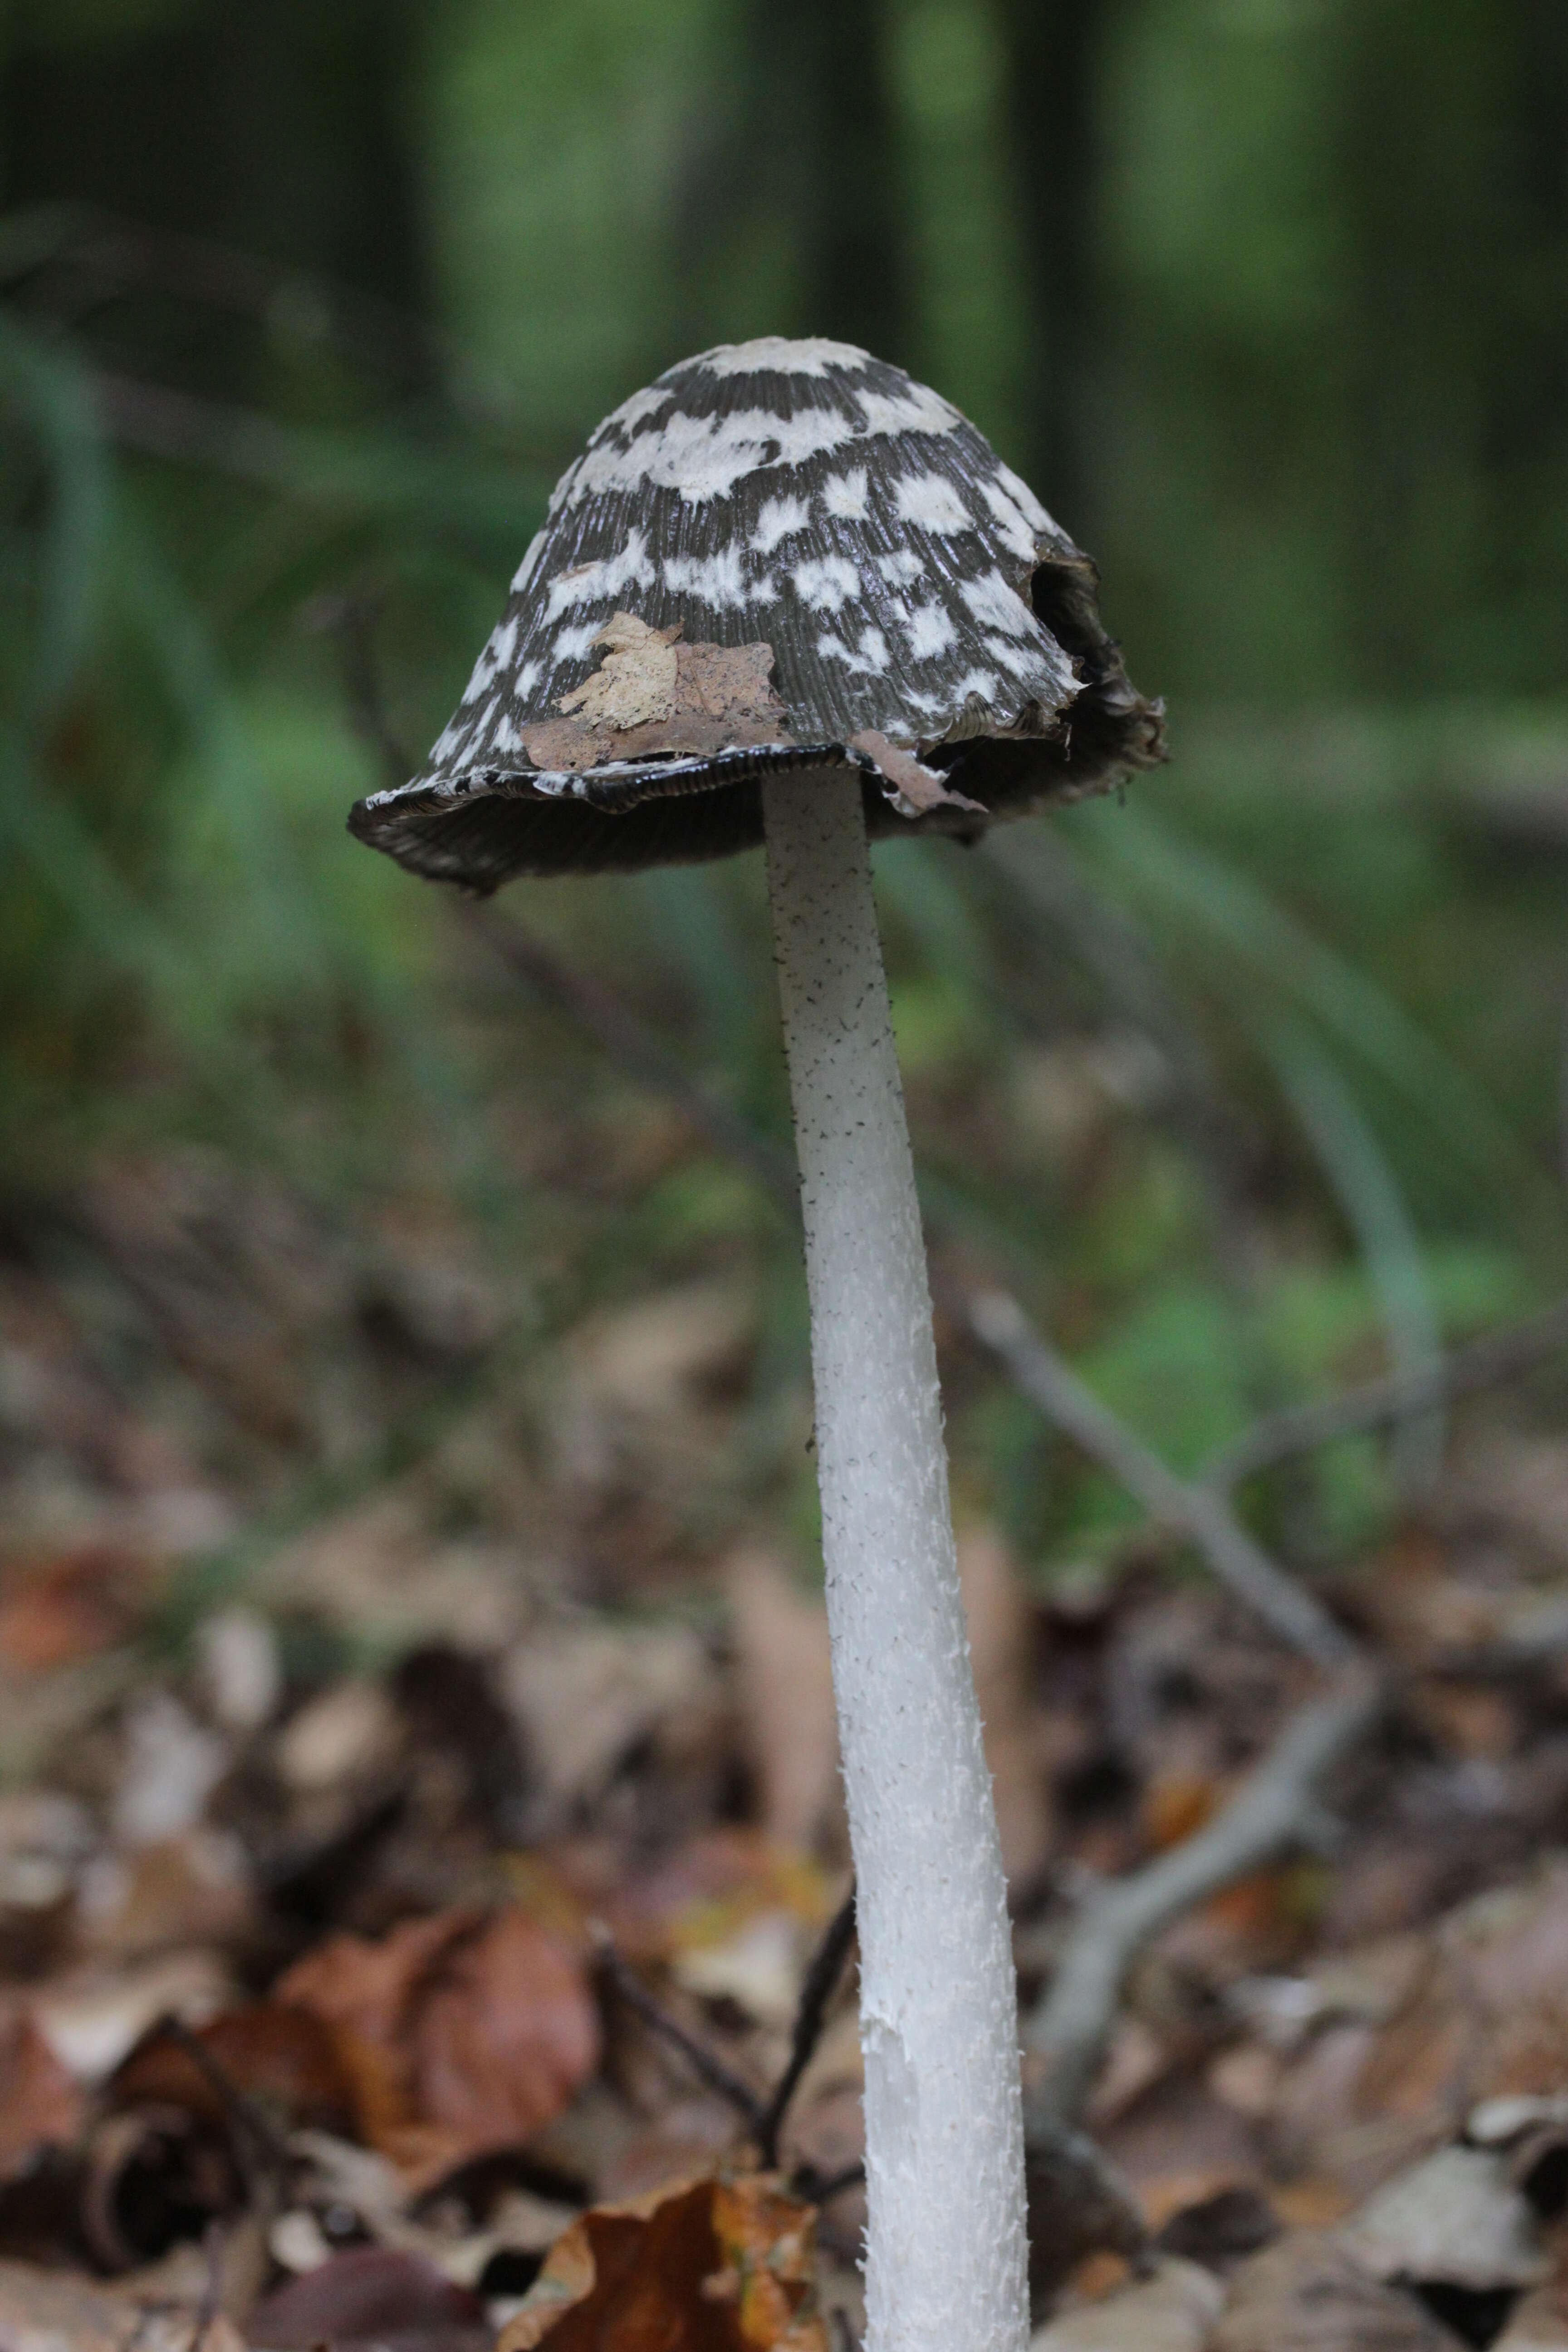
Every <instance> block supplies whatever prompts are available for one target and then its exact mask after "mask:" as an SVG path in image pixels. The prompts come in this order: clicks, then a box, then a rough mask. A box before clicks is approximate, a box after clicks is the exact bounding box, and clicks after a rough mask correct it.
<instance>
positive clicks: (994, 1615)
mask: <svg viewBox="0 0 1568 2352" xmlns="http://www.w3.org/2000/svg"><path fill="white" fill-rule="evenodd" d="M958 1572H959V1576H960V1579H961V1580H962V1582H963V1614H964V1619H965V1622H966V1623H967V1625H968V1629H969V1649H970V1655H971V1658H972V1659H973V1666H974V1682H975V1687H976V1689H977V1691H978V1693H979V1696H980V1715H981V1720H982V1722H983V1723H984V1727H985V1760H986V1763H987V1764H988V1765H989V1766H990V1768H991V1777H992V1781H993V1784H994V1789H995V1795H996V1821H997V1826H998V1828H999V1830H1000V1831H1001V1833H1002V1864H1003V1867H1004V1869H1005V1871H1006V1874H1007V1881H1008V1884H1009V1885H1011V1886H1013V1887H1015V1888H1017V1887H1020V1886H1024V1885H1027V1884H1028V1882H1029V1881H1030V1880H1031V1879H1032V1878H1036V1877H1037V1876H1038V1874H1039V1873H1040V1872H1041V1871H1042V1870H1043V1869H1044V1867H1045V1865H1046V1863H1047V1860H1048V1859H1049V1856H1050V1850H1051V1813H1050V1804H1049V1800H1048V1798H1047V1790H1046V1769H1045V1757H1044V1753H1043V1748H1042V1741H1041V1729H1040V1720H1039V1716H1038V1712H1037V1708H1036V1705H1035V1698H1034V1692H1033V1689H1032V1687H1031V1677H1030V1666H1031V1663H1032V1661H1031V1656H1030V1652H1031V1645H1032V1637H1033V1626H1032V1622H1031V1612H1030V1609H1029V1603H1028V1598H1027V1596H1026V1593H1025V1591H1024V1587H1023V1581H1022V1579H1021V1578H1020V1576H1019V1574H1018V1568H1017V1563H1016V1560H1015V1559H1014V1558H1013V1556H1012V1554H1011V1552H1009V1550H1008V1549H1007V1547H1006V1545H1005V1543H1004V1542H1003V1541H1002V1538H1000V1536H998V1535H997V1534H996V1533H995V1532H994V1530H993V1529H991V1528H972V1529H971V1530H970V1531H969V1532H968V1533H967V1534H966V1535H964V1536H963V1538H961V1540H960V1543H959V1547H958Z"/></svg>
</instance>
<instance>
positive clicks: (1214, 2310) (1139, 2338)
mask: <svg viewBox="0 0 1568 2352" xmlns="http://www.w3.org/2000/svg"><path fill="white" fill-rule="evenodd" d="M1224 2301H1225V2289H1224V2288H1223V2287H1222V2286H1221V2284H1220V2283H1219V2281H1218V2279H1216V2278H1215V2275H1214V2273H1213V2272H1212V2271H1205V2270H1204V2269H1202V2268H1201V2267H1200V2265H1199V2264H1198V2263H1188V2262H1183V2261H1182V2260H1181V2259H1180V2258H1179V2257H1177V2256H1174V2255H1168V2256H1166V2258H1165V2259H1164V2260H1163V2262H1162V2263H1160V2266H1159V2268H1158V2270H1157V2271H1156V2273H1155V2274H1154V2276H1153V2277H1152V2278H1148V2279H1140V2280H1139V2281H1138V2283H1137V2284H1136V2285H1133V2286H1124V2287H1119V2288H1118V2289H1117V2290H1116V2292H1115V2293H1114V2294H1108V2295H1106V2296H1105V2297H1104V2298H1103V2300H1102V2301H1100V2302H1099V2303H1091V2304H1087V2305H1084V2307H1083V2308H1082V2309H1081V2310H1079V2311H1069V2312H1067V2313H1065V2314H1064V2315H1063V2316H1062V2317H1061V2318H1060V2319H1053V2320H1052V2321H1051V2322H1050V2323H1049V2325H1048V2326H1045V2327H1041V2328H1037V2330H1036V2332H1035V2334H1034V2336H1032V2337H1031V2339H1030V2352H1200V2347H1201V2346H1202V2345H1203V2343H1204V2341H1205V2337H1206V2336H1207V2335H1208V2332H1209V2329H1210V2327H1211V2326H1212V2325H1213V2324H1214V2321H1215V2319H1216V2318H1217V2317H1218V2315H1219V2310H1220V2306H1221V2305H1222V2304H1223V2303H1224Z"/></svg>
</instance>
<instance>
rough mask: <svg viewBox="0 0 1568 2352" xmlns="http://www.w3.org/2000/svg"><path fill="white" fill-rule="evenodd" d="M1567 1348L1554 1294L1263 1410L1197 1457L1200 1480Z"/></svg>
mask: <svg viewBox="0 0 1568 2352" xmlns="http://www.w3.org/2000/svg"><path fill="white" fill-rule="evenodd" d="M1562 1349H1568V1298H1560V1299H1559V1300H1558V1301H1557V1303H1556V1305H1555V1306H1552V1307H1547V1308H1546V1310H1545V1312H1544V1313H1543V1314H1541V1315H1533V1316H1531V1318H1530V1319H1529V1320H1528V1321H1527V1322H1523V1323H1515V1324H1513V1325H1511V1326H1510V1328H1508V1329H1506V1330H1502V1331H1491V1332H1489V1333H1487V1334H1486V1336H1485V1337H1484V1338H1482V1339H1472V1340H1471V1341H1470V1342H1469V1343H1468V1346H1466V1347H1463V1348H1456V1349H1453V1350H1452V1352H1451V1353H1450V1354H1448V1355H1447V1356H1442V1357H1440V1358H1439V1359H1438V1360H1437V1361H1436V1363H1435V1364H1433V1365H1431V1366H1430V1367H1428V1368H1424V1369H1423V1370H1421V1371H1420V1372H1419V1373H1416V1374H1413V1375H1406V1376H1404V1377H1401V1376H1399V1375H1397V1374H1395V1375H1393V1376H1391V1377H1389V1378H1388V1379H1386V1380H1380V1381H1366V1382H1365V1383H1364V1385H1363V1386H1362V1387H1360V1388H1353V1389H1347V1390H1346V1391H1344V1393H1343V1394H1342V1395H1340V1396H1333V1397H1324V1398H1323V1399H1322V1400H1321V1402H1318V1403H1316V1404H1302V1405H1293V1406H1290V1407H1289V1408H1288V1409H1287V1410H1286V1411H1284V1412H1271V1413H1268V1414H1267V1415H1266V1416H1265V1417H1264V1419H1262V1420H1261V1421H1256V1422H1254V1423H1253V1424H1252V1426H1251V1427H1250V1428H1249V1429H1245V1430H1243V1431H1242V1433H1241V1435H1240V1436H1239V1437H1237V1438H1235V1439H1233V1440H1232V1442H1231V1443H1230V1444H1228V1445H1225V1446H1222V1447H1221V1448H1220V1450H1219V1452H1218V1453H1217V1454H1215V1455H1214V1456H1213V1457H1212V1458H1211V1460H1210V1461H1209V1462H1207V1463H1206V1464H1205V1467H1204V1471H1203V1482H1204V1484H1205V1486H1211V1487H1214V1488H1215V1489H1216V1490H1219V1491H1224V1490H1227V1489H1228V1488H1230V1487H1232V1486H1237V1485H1238V1484H1239V1483H1240V1481H1241V1480H1242V1479H1244V1478H1250V1477H1253V1476H1255V1475H1257V1473H1258V1471H1260V1470H1269V1469H1272V1468H1273V1466H1274V1465H1275V1464H1276V1463H1278V1462H1287V1461H1289V1460H1290V1459H1292V1458H1293V1457H1294V1456H1295V1455H1297V1454H1310V1453H1311V1452H1313V1451H1314V1450H1315V1448H1317V1447H1318V1446H1320V1445H1331V1444H1333V1442H1334V1440H1335V1439H1336V1438H1340V1437H1353V1436H1355V1435H1356V1434H1357V1433H1359V1432H1361V1431H1363V1430H1370V1429H1378V1428H1381V1427H1383V1426H1384V1425H1385V1424H1386V1423H1389V1422H1394V1421H1403V1420H1405V1419H1406V1418H1407V1417H1410V1416H1413V1415H1415V1414H1416V1413H1420V1412H1426V1410H1427V1409H1428V1408H1429V1407H1430V1406H1432V1405H1435V1404H1441V1403H1443V1402H1446V1401H1447V1399H1449V1398H1451V1397H1461V1396H1473V1395H1474V1394H1475V1393H1476V1392H1477V1391H1479V1390H1480V1389H1487V1388H1495V1387H1497V1386H1499V1385H1500V1383H1501V1382H1502V1381H1510V1380H1515V1379H1517V1378H1519V1376H1520V1375H1521V1374H1522V1373H1524V1372H1528V1371H1531V1370H1533V1369H1534V1367H1535V1366H1536V1365H1537V1364H1540V1363H1543V1362H1544V1361H1545V1360H1546V1359H1547V1358H1548V1357H1550V1356H1554V1355H1556V1354H1558V1353H1559V1352H1560V1351H1561V1350H1562Z"/></svg>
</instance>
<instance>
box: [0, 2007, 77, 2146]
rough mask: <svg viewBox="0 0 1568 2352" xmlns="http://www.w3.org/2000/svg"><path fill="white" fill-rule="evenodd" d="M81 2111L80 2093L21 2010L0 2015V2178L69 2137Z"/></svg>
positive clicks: (75, 2131)
mask: <svg viewBox="0 0 1568 2352" xmlns="http://www.w3.org/2000/svg"><path fill="white" fill-rule="evenodd" d="M83 2113H84V2102H83V2100H82V2096H81V2094H80V2092H79V2090H78V2089H77V2086H76V2084H74V2083H73V2082H72V2081H71V2078H70V2076H69V2075H68V2074H67V2073H66V2070H65V2068H64V2067H63V2066H62V2065H61V2064H60V2062H59V2060H58V2058H57V2057H56V2056H55V2053H54V2052H53V2051H52V2050H51V2049H50V2047H49V2045H48V2043H47V2042H46V2041H45V2039H44V2037H43V2035H42V2034H41V2033H40V2032H39V2031H38V2029H37V2025H36V2024H35V2023H34V2021H33V2020H32V2018H31V2017H30V2016H29V2015H28V2014H27V2012H26V2011H25V2010H16V2011H11V2013H10V2014H9V2015H7V2016H5V2017H4V2018H3V2019H0V2180H9V2179H13V2178H14V2177H15V2176H16V2174H17V2173H18V2172H20V2171H22V2170H24V2169H25V2168H26V2165H27V2163H28V2160H29V2159H30V2158H32V2157H33V2156H34V2155H36V2154H37V2150H38V2149H39V2148H40V2147H49V2146H51V2145H55V2146H58V2145H59V2144H61V2143H62V2142H65V2141H68V2140H70V2139H73V2138H74V2137H75V2136H76V2134H77V2132H78V2130H79V2127H80V2125H81V2121H82V2116H83Z"/></svg>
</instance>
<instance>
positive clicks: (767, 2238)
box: [497, 2173, 827, 2352]
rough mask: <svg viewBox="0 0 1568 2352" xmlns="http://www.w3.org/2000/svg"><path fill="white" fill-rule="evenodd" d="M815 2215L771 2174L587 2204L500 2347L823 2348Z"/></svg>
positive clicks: (644, 2351) (741, 2351) (751, 2351)
mask: <svg viewBox="0 0 1568 2352" xmlns="http://www.w3.org/2000/svg"><path fill="white" fill-rule="evenodd" d="M815 2233H816V2215H815V2213H814V2211H813V2210H812V2208H811V2207H810V2206H809V2205H802V2204H799V2203H797V2202H796V2201H795V2199H794V2198H792V2197H788V2196H786V2195H785V2194H784V2190H783V2189H782V2188H781V2187H780V2186H779V2184H778V2181H777V2179H775V2178H774V2177H773V2176H772V2175H769V2174H757V2173H752V2174H746V2175H742V2177H740V2178H739V2179H734V2180H730V2181H724V2180H698V2181H694V2182H691V2183H689V2185H687V2186H685V2187H683V2188H681V2189H676V2190H674V2191H668V2190H664V2191H656V2192H655V2193H654V2194H653V2195H652V2196H649V2197H645V2198H638V2199H636V2200H633V2201H632V2202H631V2203H629V2204H625V2205H619V2206H595V2207H594V2208H593V2209H592V2210H590V2211H588V2212H586V2213H584V2214H583V2215H582V2216H581V2217H580V2218H579V2219H578V2220H577V2221H574V2223H573V2225H572V2227H571V2228H570V2229H569V2230H568V2231H566V2233H565V2235H564V2237H563V2238H562V2239H561V2240H560V2241H559V2242H558V2243H557V2245H556V2246H555V2247H554V2249H553V2251H552V2252H551V2254H550V2256H549V2258H548V2259H547V2261H546V2262H545V2264H544V2268H543V2269H542V2271H541V2273H540V2274H539V2277H538V2279H537V2281H536V2282H535V2284H534V2285H533V2286H532V2287H531V2290H530V2292H529V2294H528V2295H527V2296H526V2298H525V2299H524V2302H523V2305H522V2307H521V2310H520V2311H519V2312H518V2313H517V2314H516V2315H515V2316H514V2317H513V2318H512V2319H511V2320H510V2322H509V2324H508V2326H506V2327H505V2328H504V2329H503V2330H502V2332H501V2336H500V2342H499V2344H498V2346H497V2352H533V2347H534V2346H535V2345H537V2344H540V2343H542V2342H543V2340H544V2338H545V2337H546V2336H549V2337H551V2338H552V2346H553V2352H595V2347H600V2346H604V2345H611V2344H613V2345H614V2346H615V2347H616V2352H665V2347H671V2346H677V2345H679V2347H681V2352H827V2339H826V2331H825V2329H824V2326H823V2323H822V2321H821V2319H820V2317H819V2316H818V2315H817V2310H816V2281H815V2263H814V2256H815Z"/></svg>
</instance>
